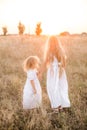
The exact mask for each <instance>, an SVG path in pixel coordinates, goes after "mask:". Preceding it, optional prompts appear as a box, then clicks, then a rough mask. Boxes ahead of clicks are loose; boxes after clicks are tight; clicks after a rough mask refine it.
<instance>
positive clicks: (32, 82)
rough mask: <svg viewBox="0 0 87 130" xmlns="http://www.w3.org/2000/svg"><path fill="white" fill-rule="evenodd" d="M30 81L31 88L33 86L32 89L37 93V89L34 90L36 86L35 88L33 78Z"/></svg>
mask: <svg viewBox="0 0 87 130" xmlns="http://www.w3.org/2000/svg"><path fill="white" fill-rule="evenodd" d="M30 82H31V85H32V88H33V90H34V94H36V93H37V90H36V88H35V83H34V80H31V81H30Z"/></svg>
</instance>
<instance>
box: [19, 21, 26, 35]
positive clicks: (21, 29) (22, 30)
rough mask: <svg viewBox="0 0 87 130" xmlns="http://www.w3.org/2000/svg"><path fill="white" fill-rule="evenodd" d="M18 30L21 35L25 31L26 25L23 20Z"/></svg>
mask: <svg viewBox="0 0 87 130" xmlns="http://www.w3.org/2000/svg"><path fill="white" fill-rule="evenodd" d="M18 30H19V34H20V35H21V34H23V33H24V31H25V26H24V25H23V24H22V23H21V22H19V24H18Z"/></svg>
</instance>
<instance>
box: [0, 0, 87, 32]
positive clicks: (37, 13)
mask: <svg viewBox="0 0 87 130" xmlns="http://www.w3.org/2000/svg"><path fill="white" fill-rule="evenodd" d="M86 5H87V3H86V4H85V2H82V0H77V1H76V0H71V1H70V0H66V1H65V0H55V1H54V0H37V1H35V0H13V1H11V0H3V1H1V4H0V10H1V11H0V19H1V26H4V25H7V27H8V28H9V29H10V30H11V32H13V33H14V32H17V27H16V26H17V25H18V22H19V21H21V22H22V23H23V24H24V25H25V26H26V32H27V33H28V32H29V31H30V32H31V33H34V31H35V27H36V24H37V22H41V23H42V24H41V25H42V30H43V34H56V33H57V34H58V33H59V32H62V31H70V32H75V31H81V29H85V26H86V24H85V22H86V23H87V19H86V17H85V15H84V14H85V13H86V12H87V9H86V8H87V6H86ZM86 28H87V26H86Z"/></svg>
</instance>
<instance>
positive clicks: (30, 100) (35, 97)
mask: <svg viewBox="0 0 87 130" xmlns="http://www.w3.org/2000/svg"><path fill="white" fill-rule="evenodd" d="M39 63H40V60H39V58H38V57H37V56H29V57H28V58H27V59H26V60H25V61H24V70H25V71H26V73H27V80H26V83H25V85H24V89H23V109H33V108H38V107H39V106H40V105H41V101H42V91H41V86H40V83H39V80H38V77H37V69H38V67H39Z"/></svg>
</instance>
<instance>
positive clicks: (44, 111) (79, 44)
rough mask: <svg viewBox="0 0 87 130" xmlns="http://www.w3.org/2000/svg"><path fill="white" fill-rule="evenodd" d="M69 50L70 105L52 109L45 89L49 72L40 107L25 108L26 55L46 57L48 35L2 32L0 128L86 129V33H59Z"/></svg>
mask: <svg viewBox="0 0 87 130" xmlns="http://www.w3.org/2000/svg"><path fill="white" fill-rule="evenodd" d="M59 38H60V40H61V41H62V44H63V46H64V48H65V51H66V53H67V57H68V60H67V66H66V73H67V78H68V83H69V97H70V101H71V108H69V109H67V110H66V111H65V112H62V113H58V114H49V113H50V112H51V108H50V103H49V99H48V96H47V91H46V73H44V76H43V80H42V81H41V86H42V90H43V105H42V107H41V108H40V109H37V110H31V111H24V110H23V109H22V90H23V86H24V83H25V80H26V74H25V73H24V71H23V69H22V63H23V61H24V59H25V58H26V57H27V56H29V55H37V56H39V57H40V59H41V61H43V52H44V46H45V41H46V39H47V37H45V36H41V37H36V36H5V37H4V36H0V130H86V129H87V37H59Z"/></svg>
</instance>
